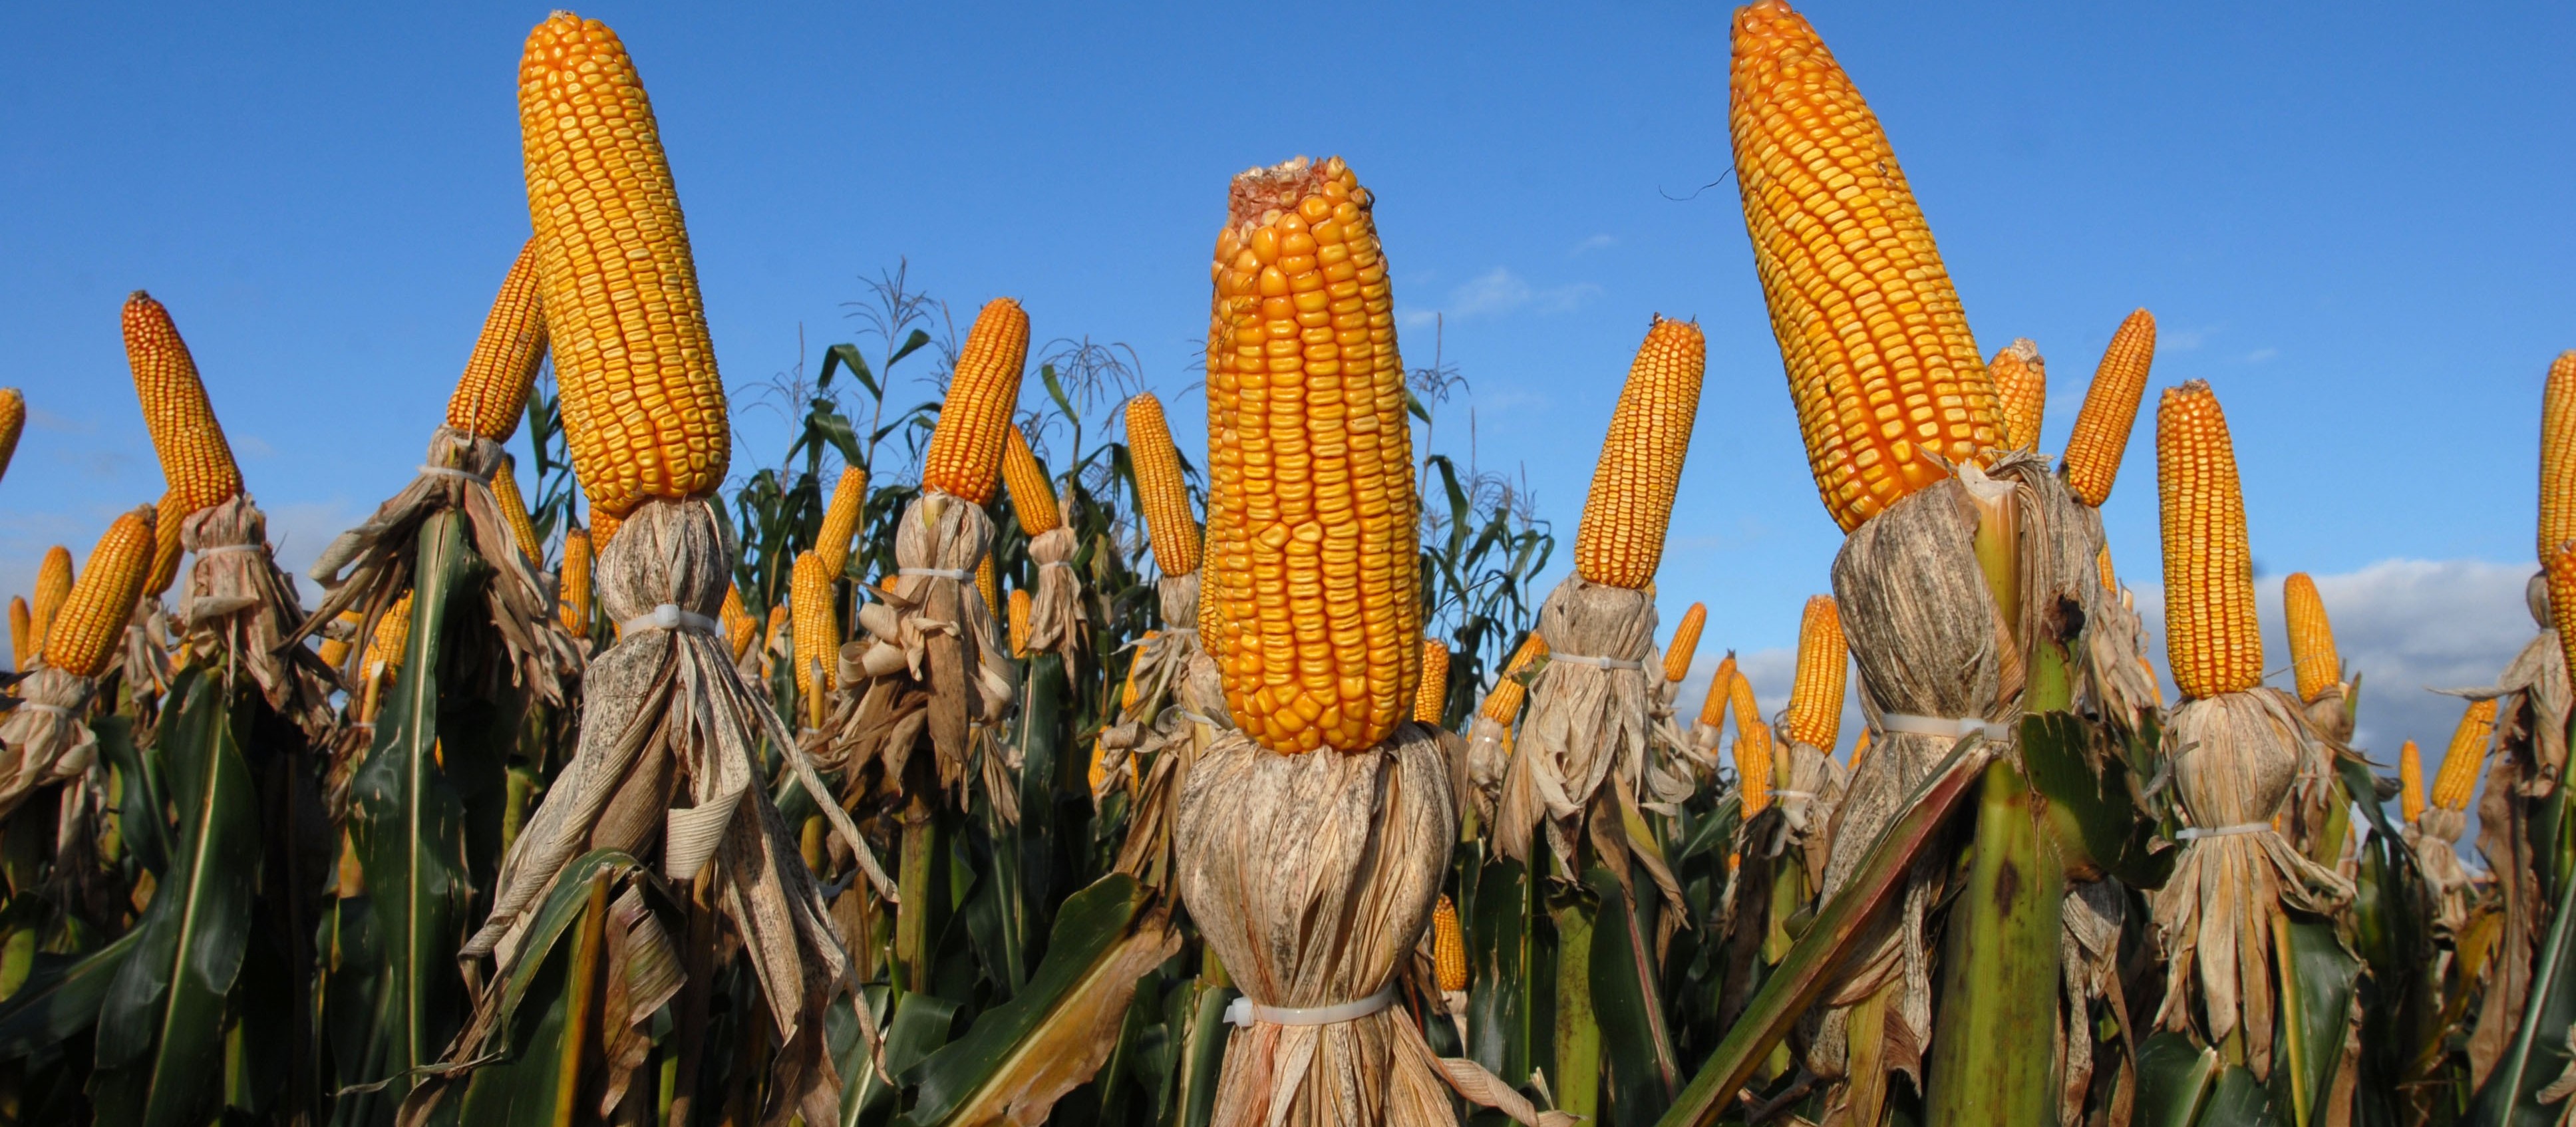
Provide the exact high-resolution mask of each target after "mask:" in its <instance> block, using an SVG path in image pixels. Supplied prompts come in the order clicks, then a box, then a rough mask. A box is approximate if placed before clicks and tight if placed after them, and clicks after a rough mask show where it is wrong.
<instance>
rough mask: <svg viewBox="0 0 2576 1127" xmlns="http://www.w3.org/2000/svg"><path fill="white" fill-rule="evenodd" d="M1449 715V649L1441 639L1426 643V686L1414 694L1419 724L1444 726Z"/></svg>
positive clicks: (1423, 657)
mask: <svg viewBox="0 0 2576 1127" xmlns="http://www.w3.org/2000/svg"><path fill="white" fill-rule="evenodd" d="M1448 714H1449V647H1448V646H1445V645H1442V644H1441V642H1440V640H1439V639H1437V638H1424V639H1423V640H1422V683H1421V685H1420V687H1418V688H1417V689H1415V691H1414V694H1413V719H1414V721H1415V722H1416V723H1420V724H1428V725H1430V726H1432V727H1434V728H1437V727H1439V726H1440V720H1441V718H1442V717H1444V716H1447V715H1448Z"/></svg>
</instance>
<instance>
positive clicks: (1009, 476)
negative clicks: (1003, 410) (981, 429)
mask: <svg viewBox="0 0 2576 1127" xmlns="http://www.w3.org/2000/svg"><path fill="white" fill-rule="evenodd" d="M1005 437H1006V438H1007V441H1005V442H1004V443H1003V444H1002V487H1003V489H1004V490H1005V491H1007V492H1008V493H1009V494H1010V495H1011V512H1012V513H1014V514H1016V515H1017V516H1018V517H1019V520H1020V531H1022V532H1025V533H1027V534H1029V535H1030V536H1036V535H1037V534H1039V533H1041V532H1051V531H1054V530H1055V529H1058V528H1061V527H1063V526H1064V517H1063V516H1062V515H1061V514H1059V513H1057V512H1056V507H1055V486H1054V484H1053V483H1051V482H1049V481H1048V480H1047V472H1046V467H1045V466H1042V465H1039V464H1038V455H1037V452H1036V451H1034V450H1031V449H1029V439H1028V436H1027V435H1024V434H1021V433H1020V428H1018V427H1016V426H1015V427H1012V428H1010V430H1009V431H1008V432H1007V434H1006V436H1005Z"/></svg>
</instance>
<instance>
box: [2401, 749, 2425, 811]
mask: <svg viewBox="0 0 2576 1127" xmlns="http://www.w3.org/2000/svg"><path fill="white" fill-rule="evenodd" d="M2397 810H2398V813H2400V814H2403V815H2405V817H2406V820H2407V821H2408V822H2409V823H2412V822H2414V821H2415V820H2416V819H2419V818H2422V817H2423V816H2424V753H2423V752H2421V751H2418V750H2416V748H2415V741H2413V740H2408V741H2406V742H2405V744H2403V745H2401V746H2400V747H2399V748H2398V749H2397Z"/></svg>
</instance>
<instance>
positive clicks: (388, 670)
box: [365, 591, 411, 679]
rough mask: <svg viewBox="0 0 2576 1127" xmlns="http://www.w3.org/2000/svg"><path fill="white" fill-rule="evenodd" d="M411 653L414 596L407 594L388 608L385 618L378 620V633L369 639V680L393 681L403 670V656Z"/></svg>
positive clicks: (404, 593) (406, 592)
mask: <svg viewBox="0 0 2576 1127" xmlns="http://www.w3.org/2000/svg"><path fill="white" fill-rule="evenodd" d="M410 649H411V592H409V591H405V592H403V593H402V597H401V598H399V599H395V600H394V601H393V605H392V606H389V607H386V608H385V615H384V617H383V618H380V619H377V620H376V632H375V634H374V635H373V636H371V637H369V638H368V639H367V665H366V669H365V672H366V674H367V675H368V676H369V677H375V676H383V677H385V678H388V679H390V678H392V677H393V675H394V673H395V672H396V671H398V670H400V669H401V668H402V664H403V655H404V654H405V653H407V652H409V651H410Z"/></svg>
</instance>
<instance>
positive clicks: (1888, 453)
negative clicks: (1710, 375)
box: [1727, 0, 2001, 532]
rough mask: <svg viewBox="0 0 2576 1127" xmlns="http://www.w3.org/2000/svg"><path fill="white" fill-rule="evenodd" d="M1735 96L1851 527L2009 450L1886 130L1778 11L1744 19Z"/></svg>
mask: <svg viewBox="0 0 2576 1127" xmlns="http://www.w3.org/2000/svg"><path fill="white" fill-rule="evenodd" d="M1734 46H1735V61H1734V70H1733V76H1732V78H1731V80H1730V82H1729V90H1728V98H1727V124H1728V130H1727V131H1728V133H1729V135H1730V136H1731V137H1732V139H1733V141H1734V145H1735V167H1736V169H1737V172H1738V174H1737V177H1736V181H1737V184H1738V186H1739V187H1740V188H1741V189H1742V193H1743V199H1744V221H1745V226H1746V227H1747V228H1748V229H1749V231H1750V232H1751V234H1752V237H1753V262H1754V268H1755V271H1756V273H1757V274H1759V275H1760V277H1761V281H1762V293H1763V296H1764V298H1765V299H1766V300H1767V301H1768V302H1769V304H1770V309H1771V331H1772V334H1773V335H1774V336H1775V337H1777V338H1778V339H1779V342H1780V358H1781V360H1782V362H1783V364H1784V365H1785V366H1786V367H1787V369H1788V375H1789V397H1790V399H1791V400H1792V401H1793V402H1794V403H1795V405H1796V407H1797V410H1798V429H1799V432H1800V433H1801V434H1802V435H1804V436H1805V438H1806V444H1807V462H1808V465H1809V467H1810V468H1811V469H1813V470H1814V472H1815V478H1816V489H1817V491H1818V492H1819V493H1820V494H1822V496H1823V498H1824V502H1825V508H1826V510H1827V511H1828V512H1830V513H1832V514H1833V517H1834V521H1835V523H1837V524H1839V525H1841V526H1842V528H1843V530H1844V531H1846V532H1848V531H1850V530H1852V529H1854V528H1857V527H1859V526H1860V523H1861V522H1862V521H1865V520H1868V519H1869V518H1870V517H1871V516H1872V515H1875V514H1876V513H1878V512H1879V511H1880V510H1882V509H1885V508H1886V507H1887V506H1889V505H1892V504H1895V503H1896V501H1897V500H1898V499H1899V498H1902V497H1904V496H1905V495H1907V494H1909V493H1912V492H1914V491H1915V490H1917V489H1921V488H1923V487H1925V486H1927V485H1930V484H1932V483H1933V482H1936V481H1939V480H1941V479H1942V478H1944V477H1947V476H1948V474H1947V473H1946V472H1944V471H1943V470H1942V469H1941V467H1939V466H1937V465H1935V464H1933V463H1931V462H1929V461H1926V460H1923V459H1921V458H1918V457H1917V456H1916V452H1917V451H1918V450H1921V451H1923V452H1927V453H1932V454H1938V455H1940V456H1942V457H1944V458H1948V459H1950V460H1951V461H1953V462H1964V461H1967V460H1968V459H1969V458H1970V457H1972V456H1974V455H1975V454H1976V453H1977V451H1978V450H1979V449H1981V448H1984V447H1991V446H1995V445H1997V444H1998V443H1999V442H2000V440H2001V430H2000V428H1999V427H1998V426H1997V425H1996V416H1995V394H1994V384H1993V383H1992V382H1991V381H1990V380H1989V379H1988V377H1987V375H1986V365H1985V361H1984V358H1983V357H1982V356H1981V355H1979V354H1978V352H1977V342H1976V340H1975V339H1974V338H1972V337H1971V336H1970V335H1969V334H1968V321H1967V316H1966V314H1965V313H1963V312H1962V311H1961V309H1960V307H1959V295H1958V291H1957V290H1956V289H1954V288H1953V287H1952V286H1951V284H1950V275H1949V272H1948V271H1947V270H1944V269H1943V268H1942V266H1941V256H1940V252H1939V251H1938V250H1936V249H1935V248H1934V247H1933V244H1932V231H1931V228H1930V227H1928V226H1926V225H1925V224H1924V221H1923V210H1922V208H1920V207H1918V206H1916V204H1915V201H1914V192H1913V189H1911V188H1910V187H1908V186H1907V185H1906V182H1905V173H1904V172H1903V171H1902V170H1900V169H1899V168H1898V167H1897V163H1896V153H1895V151H1894V150H1892V149H1890V148H1889V147H1888V142H1887V135H1886V133H1885V131H1883V130H1882V129H1880V127H1879V123H1878V117H1877V115H1875V114H1872V113H1871V112H1870V109H1869V106H1868V104H1867V103H1865V102H1863V101H1862V100H1861V96H1860V92H1859V91H1858V90H1856V89H1854V88H1853V87H1852V82H1851V78H1850V76H1848V75H1846V74H1844V73H1843V69H1842V67H1841V65H1840V64H1838V63H1836V62H1835V61H1834V56H1833V53H1832V52H1830V51H1828V50H1826V49H1825V44H1824V41H1823V40H1821V39H1819V38H1817V36H1816V31H1815V29H1814V28H1813V27H1810V26H1808V24H1807V21H1806V19H1805V18H1804V17H1801V16H1800V15H1799V14H1798V13H1797V12H1795V11H1792V10H1791V9H1790V8H1789V6H1788V5H1787V4H1785V3H1782V2H1780V0H1761V2H1759V3H1755V4H1750V5H1747V6H1745V7H1743V8H1739V9H1737V10H1736V13H1735V34H1734Z"/></svg>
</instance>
